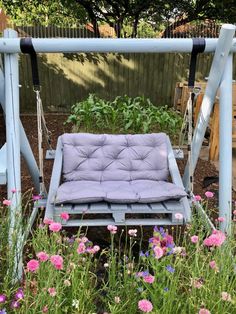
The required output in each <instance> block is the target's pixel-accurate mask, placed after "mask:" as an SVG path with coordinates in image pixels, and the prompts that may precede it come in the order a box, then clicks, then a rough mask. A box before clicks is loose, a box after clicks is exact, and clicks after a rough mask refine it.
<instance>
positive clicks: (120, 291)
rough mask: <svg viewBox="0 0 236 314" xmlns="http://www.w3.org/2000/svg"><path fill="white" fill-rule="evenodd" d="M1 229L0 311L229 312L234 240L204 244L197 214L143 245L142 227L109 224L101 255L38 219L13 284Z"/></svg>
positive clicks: (235, 283) (235, 284)
mask: <svg viewBox="0 0 236 314" xmlns="http://www.w3.org/2000/svg"><path fill="white" fill-rule="evenodd" d="M2 210H5V211H7V207H4V208H2ZM6 216H7V215H6ZM234 218H235V217H234ZM4 226H6V224H5V223H3V220H2V221H1V229H0V230H1V260H0V263H1V265H0V267H1V283H0V313H5V312H7V313H16V312H18V313H29V314H30V313H55V314H59V313H80V314H89V313H90V314H92V313H112V314H121V313H125V314H126V313H127V314H130V313H133V314H135V313H142V312H150V313H155V314H163V313H164V314H165V313H166V314H169V313H177V314H178V313H212V314H213V313H214V314H218V313H219V314H220V313H223V314H226V313H230V314H231V313H232V314H233V313H235V302H236V273H235V272H236V269H235V267H236V266H235V265H236V259H235V255H234V254H235V248H236V241H235V239H234V238H231V237H227V238H226V240H225V241H222V243H218V244H219V246H217V245H212V246H207V245H206V244H204V243H206V242H204V239H206V238H207V237H208V236H209V234H207V231H206V230H205V228H204V225H203V221H202V220H201V219H200V218H199V217H197V216H196V215H194V217H193V221H192V224H191V225H188V226H186V227H185V228H183V227H181V226H180V227H175V228H173V227H172V228H169V231H168V230H167V229H164V228H157V227H155V228H154V230H153V235H152V236H151V237H150V239H149V240H148V241H147V238H146V237H145V228H143V229H142V228H139V229H132V230H130V228H127V227H126V228H124V227H117V228H116V227H114V226H113V227H111V226H109V227H108V229H109V230H106V231H105V232H106V233H108V234H109V233H110V245H109V246H108V247H103V248H102V249H101V248H100V247H99V246H98V244H99V243H100V239H97V243H92V242H91V241H90V240H89V239H88V238H87V237H86V234H83V233H82V230H81V229H79V230H78V232H77V233H76V234H74V235H71V234H70V235H69V234H68V233H67V232H66V231H65V230H62V229H61V225H60V223H57V224H53V223H52V222H51V221H45V223H42V222H41V221H39V223H38V224H37V226H36V228H35V230H34V232H33V234H32V236H31V238H30V239H29V240H28V242H27V244H26V248H25V251H24V276H23V279H22V281H20V282H18V283H17V284H12V283H11V282H10V281H9V280H8V279H7V276H6V274H7V268H6V264H7V256H8V253H7V251H8V249H9V247H8V241H7V234H6V233H7V227H6V228H5V227H4ZM234 227H235V226H234ZM172 233H173V234H172ZM193 236H194V237H193ZM220 236H221V237H222V234H220ZM223 238H224V236H223ZM221 239H222V238H221ZM39 253H41V255H40V254H39ZM55 256H56V257H55ZM55 260H56V262H55ZM5 297H6V299H4V298H5ZM141 300H143V302H149V303H148V304H149V308H148V307H146V308H142V306H143V303H142V304H141V303H140V301H141ZM145 304H147V303H145ZM150 304H151V306H152V308H150ZM203 309H205V312H201V310H202V311H203ZM207 310H208V311H209V312H207ZM1 311H2V312H1ZM4 311H5V312H4Z"/></svg>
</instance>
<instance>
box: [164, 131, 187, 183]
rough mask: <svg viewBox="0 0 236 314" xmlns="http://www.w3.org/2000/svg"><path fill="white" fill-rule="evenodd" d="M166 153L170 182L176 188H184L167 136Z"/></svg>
mask: <svg viewBox="0 0 236 314" xmlns="http://www.w3.org/2000/svg"><path fill="white" fill-rule="evenodd" d="M167 153H168V166H169V171H170V175H171V179H172V182H173V183H174V184H176V185H177V186H179V187H181V188H184V186H183V182H182V179H181V176H180V173H179V169H178V166H177V163H176V159H175V156H174V152H173V149H172V146H171V143H170V138H169V136H168V137H167Z"/></svg>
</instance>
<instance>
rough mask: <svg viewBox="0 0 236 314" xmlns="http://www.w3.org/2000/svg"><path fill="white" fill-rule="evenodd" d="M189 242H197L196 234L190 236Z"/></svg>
mask: <svg viewBox="0 0 236 314" xmlns="http://www.w3.org/2000/svg"><path fill="white" fill-rule="evenodd" d="M191 242H192V243H197V242H198V236H196V235H193V236H192V237H191Z"/></svg>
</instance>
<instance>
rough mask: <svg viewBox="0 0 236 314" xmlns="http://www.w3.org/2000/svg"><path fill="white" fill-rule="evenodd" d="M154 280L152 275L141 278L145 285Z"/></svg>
mask: <svg viewBox="0 0 236 314" xmlns="http://www.w3.org/2000/svg"><path fill="white" fill-rule="evenodd" d="M154 280H155V277H154V276H152V275H147V276H144V277H143V281H145V282H147V283H153V282H154Z"/></svg>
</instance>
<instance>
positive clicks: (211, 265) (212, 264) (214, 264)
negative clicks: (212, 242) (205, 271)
mask: <svg viewBox="0 0 236 314" xmlns="http://www.w3.org/2000/svg"><path fill="white" fill-rule="evenodd" d="M209 266H210V267H211V268H212V269H215V268H216V267H217V265H216V262H215V261H210V262H209Z"/></svg>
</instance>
